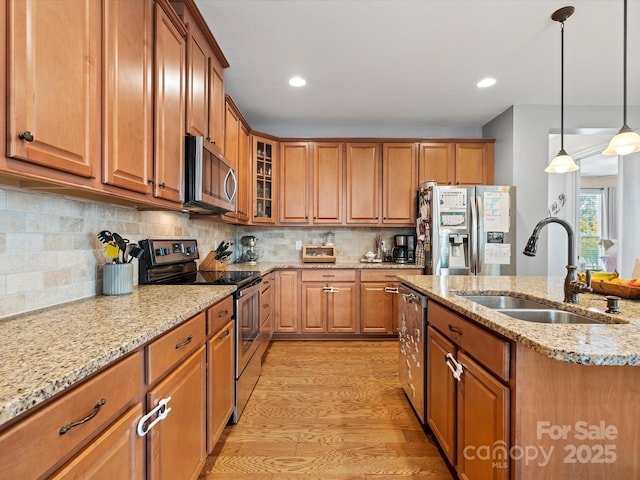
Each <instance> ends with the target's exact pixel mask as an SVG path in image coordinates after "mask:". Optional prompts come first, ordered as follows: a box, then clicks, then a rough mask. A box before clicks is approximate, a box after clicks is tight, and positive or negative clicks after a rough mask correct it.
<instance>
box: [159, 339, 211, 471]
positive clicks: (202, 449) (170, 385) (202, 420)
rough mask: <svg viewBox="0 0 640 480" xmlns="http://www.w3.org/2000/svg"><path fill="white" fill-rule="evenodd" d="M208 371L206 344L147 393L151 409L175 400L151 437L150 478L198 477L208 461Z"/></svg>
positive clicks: (169, 404)
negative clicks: (162, 401)
mask: <svg viewBox="0 0 640 480" xmlns="http://www.w3.org/2000/svg"><path fill="white" fill-rule="evenodd" d="M206 370H207V360H206V355H205V347H204V345H203V346H201V347H200V348H199V349H198V350H197V351H196V353H194V354H193V355H192V356H191V357H189V358H188V359H187V360H185V361H184V362H183V363H182V364H181V365H180V366H178V367H177V368H176V369H175V370H174V371H173V372H172V373H170V374H169V376H168V377H167V378H166V379H164V380H163V381H162V382H160V383H159V384H158V385H157V386H156V387H155V388H154V389H153V390H151V391H149V393H148V394H147V410H151V409H152V408H154V407H155V406H156V405H158V403H159V402H160V400H162V399H165V398H171V400H169V402H168V403H167V407H168V408H170V409H171V411H169V413H168V415H167V417H166V418H165V419H164V420H162V421H160V422H158V423H157V424H156V425H155V426H154V427H153V428H152V429H151V430H150V431H149V433H148V434H147V442H148V443H147V457H148V472H149V477H148V478H150V479H163V478H184V479H196V478H198V475H199V474H200V471H201V470H202V467H203V466H204V462H205V460H206V458H207V415H206V413H207V412H206V403H207V387H206V385H207V377H206Z"/></svg>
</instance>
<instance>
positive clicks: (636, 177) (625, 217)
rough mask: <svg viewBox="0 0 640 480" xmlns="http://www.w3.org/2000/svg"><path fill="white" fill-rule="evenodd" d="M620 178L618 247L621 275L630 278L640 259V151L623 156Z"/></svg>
mask: <svg viewBox="0 0 640 480" xmlns="http://www.w3.org/2000/svg"><path fill="white" fill-rule="evenodd" d="M620 167H621V168H620V170H619V178H620V180H621V182H620V184H621V188H620V190H621V192H620V193H621V195H622V198H623V201H622V202H621V211H620V217H619V218H620V219H621V221H620V228H621V231H622V232H621V233H622V236H621V241H620V247H619V248H618V252H619V255H620V253H621V258H622V259H623V260H624V263H623V264H622V265H620V276H621V277H622V278H630V277H631V274H632V271H633V265H634V262H635V260H636V259H640V240H639V239H640V208H639V207H638V206H639V205H640V153H634V154H632V155H628V156H626V157H623V158H622V161H621V162H620Z"/></svg>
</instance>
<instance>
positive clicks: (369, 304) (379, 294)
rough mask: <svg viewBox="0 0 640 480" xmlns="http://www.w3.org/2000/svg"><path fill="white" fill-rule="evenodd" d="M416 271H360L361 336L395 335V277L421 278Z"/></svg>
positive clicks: (396, 317)
mask: <svg viewBox="0 0 640 480" xmlns="http://www.w3.org/2000/svg"><path fill="white" fill-rule="evenodd" d="M421 274H422V270H420V269H419V268H416V269H408V270H404V269H403V270H401V271H398V270H396V269H386V270H381V269H371V270H367V269H365V270H361V271H360V299H361V303H360V305H361V306H360V333H374V334H389V335H393V334H395V333H398V285H399V281H398V278H397V275H421Z"/></svg>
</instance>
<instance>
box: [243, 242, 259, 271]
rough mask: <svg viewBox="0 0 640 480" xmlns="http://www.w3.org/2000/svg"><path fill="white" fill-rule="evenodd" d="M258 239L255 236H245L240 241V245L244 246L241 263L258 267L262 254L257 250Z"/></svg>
mask: <svg viewBox="0 0 640 480" xmlns="http://www.w3.org/2000/svg"><path fill="white" fill-rule="evenodd" d="M257 243H258V239H257V238H256V237H254V236H253V235H245V236H244V237H242V238H241V239H240V245H242V256H241V257H240V262H242V263H248V264H249V265H256V264H257V263H258V259H259V258H260V254H259V253H258V251H257V249H256V244H257Z"/></svg>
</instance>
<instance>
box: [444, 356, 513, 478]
mask: <svg viewBox="0 0 640 480" xmlns="http://www.w3.org/2000/svg"><path fill="white" fill-rule="evenodd" d="M458 361H459V362H460V363H462V365H463V366H464V373H463V374H462V381H461V382H459V384H458V464H457V466H456V469H457V471H458V475H459V476H460V478H461V479H469V480H472V479H475V478H485V479H487V480H506V479H507V478H509V456H508V455H507V454H506V452H507V451H508V448H509V388H507V387H505V386H504V385H502V384H501V383H500V382H499V381H498V380H496V379H495V378H494V377H493V376H491V375H490V374H489V373H488V372H487V371H486V370H485V369H484V368H482V367H481V366H480V365H479V364H478V363H476V362H475V361H473V360H472V359H471V358H470V357H468V356H467V355H465V354H464V353H460V354H459V355H458ZM479 447H484V448H487V447H488V448H489V449H490V451H491V452H492V453H495V452H496V451H500V450H502V451H504V452H505V455H504V457H503V458H502V459H496V458H493V456H491V458H489V459H487V458H486V457H484V456H483V455H482V454H480V455H479V452H478V448H479ZM496 462H502V463H501V464H500V465H496Z"/></svg>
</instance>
